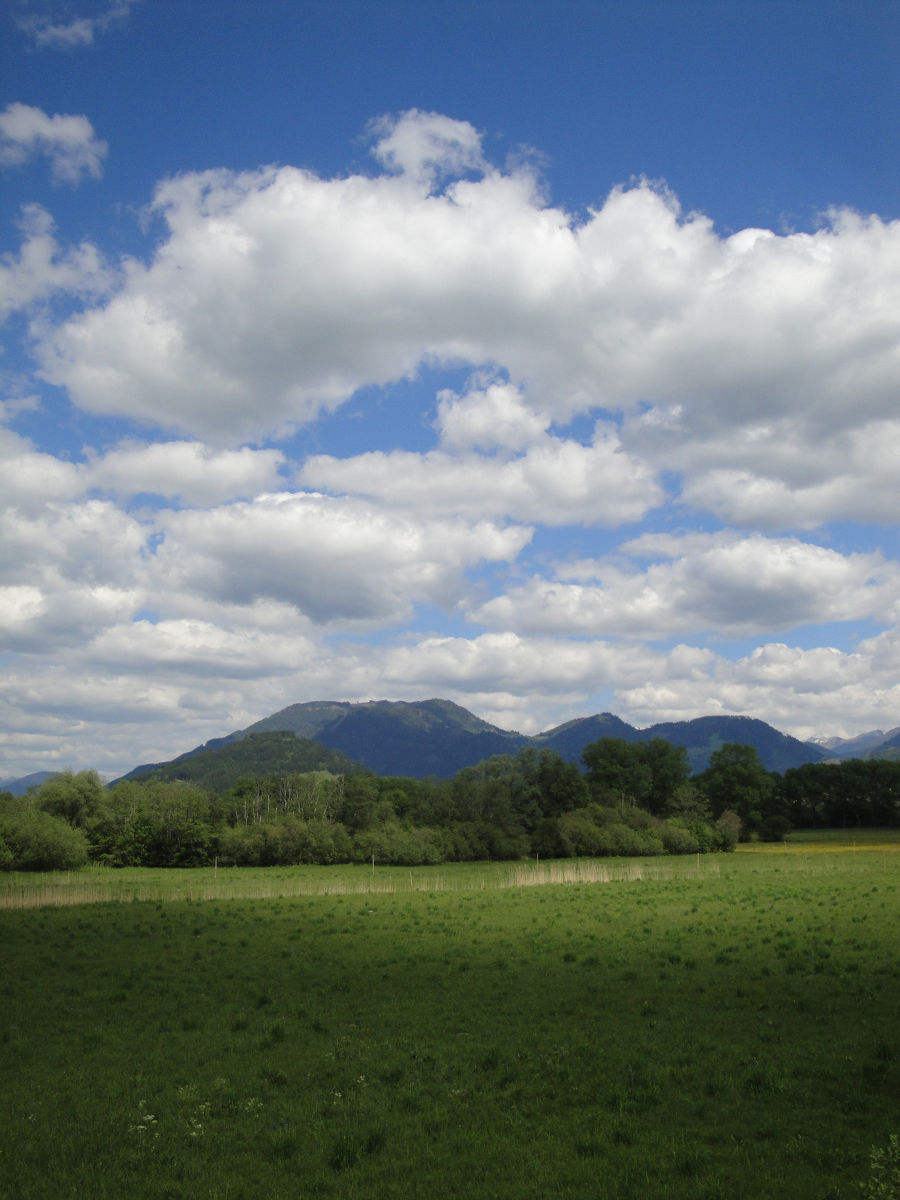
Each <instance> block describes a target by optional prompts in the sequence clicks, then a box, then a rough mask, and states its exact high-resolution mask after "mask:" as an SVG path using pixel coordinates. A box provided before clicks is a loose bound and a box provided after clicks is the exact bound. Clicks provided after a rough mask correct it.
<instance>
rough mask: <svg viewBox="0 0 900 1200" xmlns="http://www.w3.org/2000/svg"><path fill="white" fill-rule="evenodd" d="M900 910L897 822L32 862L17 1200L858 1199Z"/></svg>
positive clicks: (11, 1075)
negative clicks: (768, 842) (638, 838)
mask: <svg viewBox="0 0 900 1200" xmlns="http://www.w3.org/2000/svg"><path fill="white" fill-rule="evenodd" d="M898 918H900V840H898V837H897V833H896V831H894V832H893V833H879V832H878V831H868V832H867V833H866V834H865V835H864V836H863V835H856V836H855V837H854V836H851V835H838V834H832V835H829V836H827V837H825V836H819V837H818V838H816V839H812V838H803V837H802V836H798V835H792V837H791V839H790V840H789V841H788V842H787V843H785V844H784V845H783V846H782V845H778V846H766V847H763V846H761V845H756V846H748V847H746V848H743V847H742V848H741V849H739V850H738V852H737V853H735V854H721V855H703V856H700V857H694V856H688V857H679V858H668V859H667V858H662V859H660V858H655V859H645V860H627V861H623V860H612V861H609V860H604V861H600V860H567V861H565V862H561V861H560V862H547V863H545V862H534V861H531V862H523V863H503V864H497V863H491V864H462V865H459V866H455V865H442V866H440V867H433V868H414V869H413V870H409V869H402V868H381V867H376V868H375V869H372V868H371V867H365V866H361V865H356V866H351V867H333V868H328V867H305V868H304V867H299V868H291V869H288V868H285V869H276V868H272V869H269V870H255V871H254V870H249V869H234V868H230V869H228V870H222V869H216V868H208V869H202V870H183V871H162V870H160V871H152V870H137V869H136V870H131V871H129V870H122V871H113V870H108V869H107V870H105V871H104V870H101V869H99V868H91V869H87V870H84V871H81V872H77V873H73V874H72V875H71V876H65V875H44V876H40V875H27V876H26V875H7V876H5V877H4V878H3V879H2V889H0V971H2V975H0V1064H2V1079H3V1087H2V1093H0V1094H2V1100H0V1195H2V1196H3V1197H9V1200H65V1198H67V1197H75V1196H78V1197H79V1198H80V1200H104V1198H106V1197H109V1198H110V1200H113V1198H115V1200H122V1198H123V1197H124V1198H131V1197H134V1198H147V1200H161V1198H184V1200H187V1198H191V1200H296V1198H301V1197H319V1196H325V1197H341V1198H344V1197H360V1198H365V1200H378V1198H381V1197H384V1198H388V1197H390V1198H397V1200H399V1198H400V1197H422V1198H423V1200H426V1198H428V1200H431V1198H432V1197H436V1196H441V1197H444V1196H448V1197H460V1198H465V1200H478V1198H481V1197H484V1198H485V1200H488V1198H491V1200H495V1198H497V1197H510V1198H515V1200H522V1198H529V1197H534V1198H537V1197H541V1198H542V1200H543V1198H546V1197H561V1198H564V1197H578V1198H582V1197H583V1198H585V1200H588V1198H590V1200H603V1198H610V1200H613V1198H615V1200H626V1198H631V1197H634V1198H635V1200H637V1198H641V1200H655V1198H660V1200H661V1198H663V1197H666V1198H671V1200H692V1198H696V1200H741V1198H746V1200H751V1198H753V1200H772V1198H781V1197H784V1198H785V1200H842V1198H846V1200H850V1198H851V1197H856V1198H858V1197H860V1196H861V1195H866V1194H867V1193H866V1192H865V1191H864V1190H861V1185H865V1184H866V1181H867V1180H869V1179H870V1174H871V1167H870V1156H871V1153H872V1150H873V1148H874V1149H875V1150H876V1151H877V1150H879V1148H881V1149H884V1148H886V1147H887V1146H888V1144H889V1140H890V1137H891V1135H892V1134H896V1133H897V1132H898V1130H900V937H898V930H900V920H898ZM873 1186H874V1185H873ZM869 1193H870V1194H872V1195H874V1194H875V1193H874V1192H873V1191H872V1189H871V1188H869ZM885 1194H886V1195H888V1194H893V1193H885Z"/></svg>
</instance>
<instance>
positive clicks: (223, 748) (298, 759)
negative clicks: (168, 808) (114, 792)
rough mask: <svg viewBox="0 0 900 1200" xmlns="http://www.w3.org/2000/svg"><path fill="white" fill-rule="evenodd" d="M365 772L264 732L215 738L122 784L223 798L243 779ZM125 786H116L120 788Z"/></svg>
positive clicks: (343, 758) (318, 748)
mask: <svg viewBox="0 0 900 1200" xmlns="http://www.w3.org/2000/svg"><path fill="white" fill-rule="evenodd" d="M364 770H366V768H365V767H364V766H362V765H360V763H357V762H354V761H353V760H352V759H350V758H348V757H347V755H346V754H342V753H341V752H340V751H338V750H329V749H328V748H327V747H325V746H322V745H321V744H320V743H319V742H313V741H310V739H309V738H303V737H296V736H295V735H294V734H293V733H290V732H286V731H285V732H276V731H272V732H264V733H250V732H249V731H245V733H244V734H238V735H234V736H232V737H227V738H214V739H213V740H212V741H211V742H207V743H206V744H205V745H204V746H198V747H197V748H196V749H195V750H189V751H188V752H187V754H182V755H180V756H179V757H178V758H175V759H172V761H171V762H167V763H148V764H145V765H144V766H142V767H135V769H134V770H133V771H129V773H128V774H127V775H123V776H122V780H128V779H140V780H148V779H164V780H174V779H181V780H186V781H187V782H190V783H196V784H198V785H199V786H200V787H203V788H206V789H207V790H209V791H211V792H225V791H227V790H228V789H229V788H230V787H233V786H234V785H235V784H236V783H237V781H238V780H239V779H261V778H263V777H264V776H266V775H288V774H293V773H295V772H296V773H300V774H303V773H306V772H307V771H329V772H331V774H332V775H356V774H359V773H360V772H361V771H364ZM119 782H121V780H116V783H119Z"/></svg>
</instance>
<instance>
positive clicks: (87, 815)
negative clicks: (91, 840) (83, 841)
mask: <svg viewBox="0 0 900 1200" xmlns="http://www.w3.org/2000/svg"><path fill="white" fill-rule="evenodd" d="M104 791H105V789H104V787H103V784H102V783H101V782H100V776H99V775H98V774H97V772H96V771H79V772H78V774H77V775H75V774H73V772H72V771H60V773H59V774H58V775H54V776H53V777H52V778H51V779H48V780H47V781H46V782H45V783H42V784H41V785H40V786H39V787H37V788H35V789H33V791H31V793H30V796H31V798H32V799H33V801H34V803H35V804H36V806H37V807H38V808H40V809H41V810H42V811H43V812H47V813H50V815H51V816H54V817H62V818H63V819H64V820H65V821H68V822H69V824H70V825H73V826H76V827H77V828H80V829H83V828H84V827H85V826H86V825H88V824H89V823H90V821H91V820H92V819H93V818H94V817H95V816H96V815H97V813H98V812H99V811H100V808H101V807H102V805H103V797H104Z"/></svg>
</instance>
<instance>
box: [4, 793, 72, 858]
mask: <svg viewBox="0 0 900 1200" xmlns="http://www.w3.org/2000/svg"><path fill="white" fill-rule="evenodd" d="M4 849H5V851H6V852H5V853H4ZM87 860H88V840H87V837H86V836H85V834H84V831H83V830H81V829H73V828H72V826H71V825H69V823H68V822H67V821H65V820H63V818H62V817H52V816H51V815H50V814H49V813H45V812H41V811H39V810H37V809H27V808H23V809H22V810H21V811H19V812H5V813H3V814H0V868H2V869H3V870H7V871H77V870H78V868H79V867H83V866H84V865H85V863H86V862H87Z"/></svg>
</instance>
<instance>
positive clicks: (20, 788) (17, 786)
mask: <svg viewBox="0 0 900 1200" xmlns="http://www.w3.org/2000/svg"><path fill="white" fill-rule="evenodd" d="M56 773H57V772H56V771H35V772H34V774H33V775H22V776H21V777H20V778H18V779H0V792H10V793H11V794H12V795H13V796H24V795H25V793H26V792H27V791H28V789H29V788H30V787H38V786H39V785H40V784H42V783H46V782H47V780H48V779H52V778H53V776H54V775H56Z"/></svg>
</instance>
